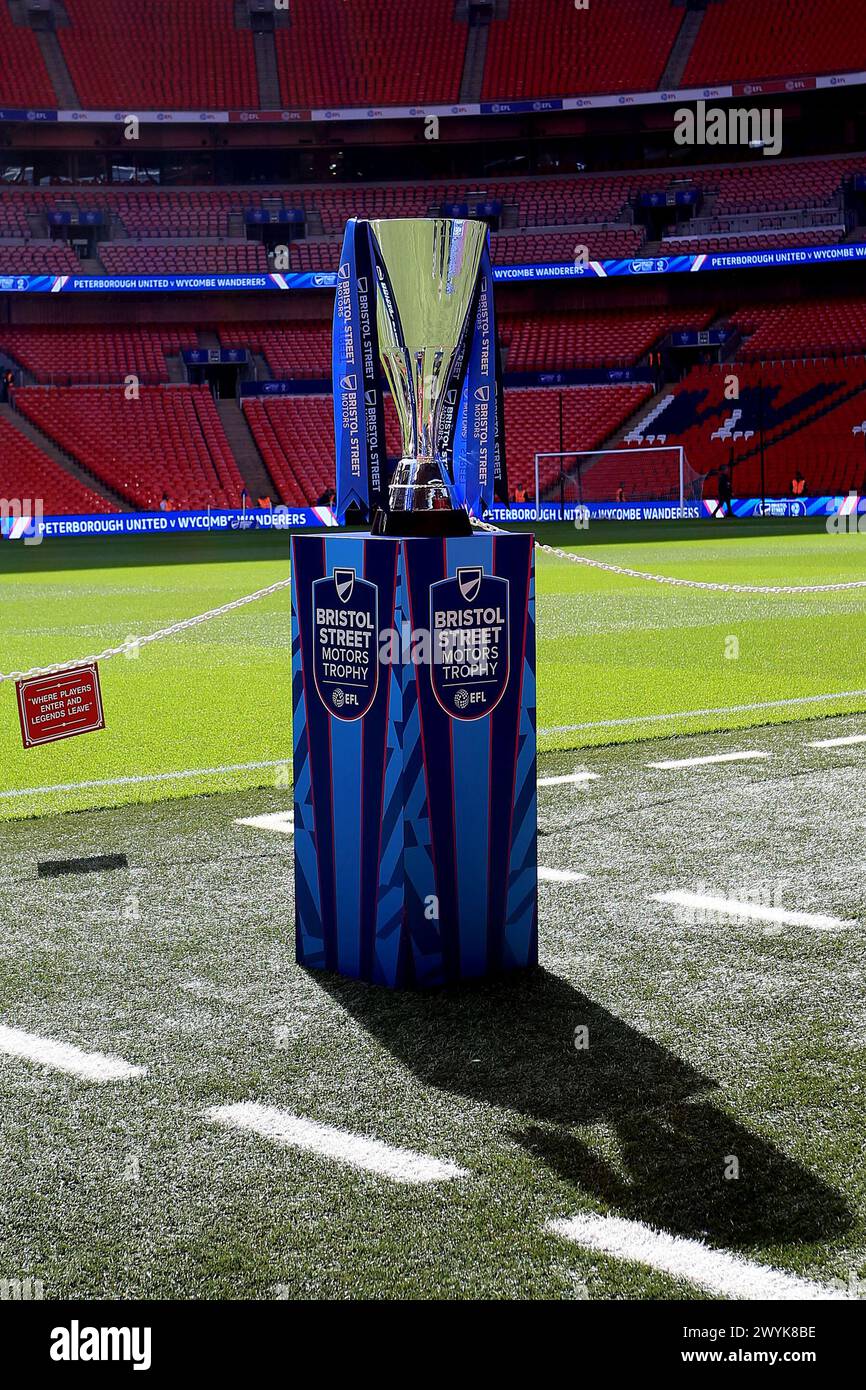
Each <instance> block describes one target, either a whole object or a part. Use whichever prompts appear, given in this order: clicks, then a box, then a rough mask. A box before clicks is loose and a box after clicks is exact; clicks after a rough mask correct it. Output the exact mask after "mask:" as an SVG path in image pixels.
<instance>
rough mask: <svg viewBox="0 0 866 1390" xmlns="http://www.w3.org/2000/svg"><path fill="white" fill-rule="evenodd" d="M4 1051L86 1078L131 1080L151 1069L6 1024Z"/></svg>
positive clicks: (0, 1049) (1, 1040)
mask: <svg viewBox="0 0 866 1390" xmlns="http://www.w3.org/2000/svg"><path fill="white" fill-rule="evenodd" d="M0 1053H3V1054H4V1055H5V1056H7V1057H21V1058H23V1059H24V1060H25V1061H28V1062H38V1063H39V1064H40V1066H43V1067H54V1069H55V1071H65V1072H68V1073H69V1075H70V1076H80V1077H81V1079H82V1080H83V1081H130V1080H132V1078H133V1077H137V1076H144V1075H145V1074H146V1072H147V1067H133V1066H131V1065H130V1063H129V1062H124V1060H123V1058H122V1057H112V1056H111V1055H110V1054H108V1053H105V1052H82V1050H81V1048H80V1047H73V1046H72V1044H71V1043H62V1042H55V1041H54V1039H53V1038H41V1037H40V1036H39V1034H38V1033H25V1032H24V1030H23V1029H21V1028H6V1027H3V1026H2V1025H0Z"/></svg>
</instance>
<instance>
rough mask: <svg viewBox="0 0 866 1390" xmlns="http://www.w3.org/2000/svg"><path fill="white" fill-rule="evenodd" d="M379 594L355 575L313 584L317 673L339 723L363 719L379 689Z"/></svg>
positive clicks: (344, 572)
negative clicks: (345, 720) (343, 720)
mask: <svg viewBox="0 0 866 1390" xmlns="http://www.w3.org/2000/svg"><path fill="white" fill-rule="evenodd" d="M378 641H379V591H378V589H377V588H376V585H375V584H371V583H370V581H369V580H367V579H359V578H358V576H357V575H356V573H355V571H354V570H350V569H335V570H334V573H333V574H332V575H329V576H328V577H327V578H325V579H316V580H314V582H313V671H314V674H315V679H316V689H317V690H318V692H319V698H320V699H321V701H322V703H323V704H324V706H325V707H326V709H327V710H328V711H329V713H330V714H333V715H334V716H335V717H336V718H337V719H360V718H361V717H362V715H365V714H366V713H367V710H368V709H369V708H370V706H371V705H372V703H373V701H374V699H375V698H376V690H377V688H378V685H379V662H378Z"/></svg>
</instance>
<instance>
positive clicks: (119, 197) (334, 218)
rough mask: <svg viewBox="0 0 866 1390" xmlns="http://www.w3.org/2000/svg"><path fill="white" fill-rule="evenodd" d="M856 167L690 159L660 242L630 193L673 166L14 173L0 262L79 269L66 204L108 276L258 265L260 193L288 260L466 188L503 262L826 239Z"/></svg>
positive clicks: (658, 187) (830, 161)
mask: <svg viewBox="0 0 866 1390" xmlns="http://www.w3.org/2000/svg"><path fill="white" fill-rule="evenodd" d="M864 172H866V154H864V155H850V156H847V157H845V158H823V159H796V160H788V161H782V162H778V161H776V162H774V163H772V164H770V163H761V164H749V165H746V166H742V165H721V166H712V167H704V168H696V169H694V170H693V171H692V172H691V173H690V175H689V184H690V186H692V187H694V188H695V189H696V190H697V191H698V194H699V198H700V200H701V201H700V202H699V204H697V205H695V207H694V209H693V212H694V216H693V217H691V218H689V219H686V220H683V221H680V222H679V223H677V224H676V225H670V226H668V227H667V228H666V229H665V230H664V232H663V239H662V240H661V242H660V243H659V244H658V245H655V244H653V243H651V242H648V240H647V235H648V234H647V228H646V227H645V226H644V225H643V224H642V223H641V221H640V215H641V208H640V206H639V204H638V201H637V200H638V199H639V197H640V195H641V194H642V193H643V194H645V193H648V192H654V193H659V191H665V190H668V191H669V190H670V188H672V187H673V185H672V184H671V179H672V177H673V176H672V175H671V173H670V172H662V173H655V174H653V173H647V172H645V171H638V172H632V173H628V172H626V173H622V174H618V175H593V174H587V175H585V176H580V177H575V176H573V175H570V176H562V177H556V178H539V179H529V178H512V179H498V180H482V181H480V182H476V183H474V184H469V183H456V182H450V183H444V182H439V183H437V182H431V183H426V184H400V183H395V184H381V185H374V184H364V185H360V186H355V185H352V186H327V185H306V186H294V187H292V186H281V187H269V188H266V189H261V188H253V189H250V188H232V189H229V188H220V189H216V188H211V189H165V188H159V189H154V188H140V189H125V188H121V189H116V188H94V187H83V188H68V189H64V190H63V191H62V192H61V191H59V190H56V189H51V188H41V189H34V188H19V187H15V186H11V187H3V188H2V189H0V274H3V273H6V274H22V273H33V274H39V273H47V274H66V273H74V272H75V271H76V270H80V268H81V265H80V261H79V259H78V257H77V255H76V254H75V253H74V251H73V250H72V247H71V244H70V243H68V242H66V241H63V240H59V239H56V240H53V241H52V240H49V222H48V214H49V213H51V212H56V211H58V210H64V209H66V210H68V209H70V208H72V209H75V210H79V211H81V212H85V213H87V212H94V213H98V214H99V215H100V218H101V221H100V224H99V226H100V231H99V233H98V234H97V236H96V239H95V240H94V242H93V244H92V246H91V247H90V250H89V254H90V255H92V256H93V257H94V258H95V260H94V263H93V264H92V265H91V269H94V268H95V269H99V270H101V271H103V272H104V273H106V274H109V275H128V274H133V273H136V272H140V273H142V274H148V273H172V272H177V273H187V272H190V273H195V272H207V271H223V272H238V273H245V272H250V271H258V272H263V271H266V270H268V269H269V268H274V262H272V261H271V259H270V255H269V252H268V251H267V250H266V248H265V245H264V243H263V242H262V241H261V240H260V239H258V238H259V235H260V234H259V232H258V230H257V229H255V228H250V229H249V231H248V232H247V229H245V226H244V214H245V213H246V212H247V211H251V210H256V209H261V208H262V207H263V206H265V205H268V206H274V207H277V208H283V209H298V210H300V211H302V212H303V215H304V216H305V218H306V222H305V223H300V224H298V225H297V228H296V230H297V231H299V232H302V233H305V235H302V236H300V237H299V238H298V239H296V240H292V241H290V242H289V243H288V267H289V268H290V269H292V270H299V271H332V270H333V269H334V268H335V267H336V264H337V260H338V257H339V248H340V241H341V237H342V233H343V229H344V227H345V224H346V221H347V219H348V218H349V217H352V216H365V217H375V216H386V217H394V216H429V215H430V214H431V212H436V211H438V209H439V208H440V206H441V205H442V204H443V203H447V202H453V201H461V200H464V201H465V200H466V199H467V198H468V197H469V195H470V193H471V194H472V196H473V197H476V198H478V197H483V198H484V199H486V200H490V201H493V202H498V203H500V204H501V206H502V213H501V219H502V222H503V224H505V226H504V230H501V231H500V230H497V231H494V232H493V235H492V239H491V240H492V253H493V259H494V262H496V263H499V264H502V265H514V264H521V263H523V264H529V263H535V262H544V261H572V260H574V259H575V258H576V257H578V256H585V257H587V258H588V259H591V260H598V259H605V258H608V257H609V258H619V257H625V258H627V257H630V256H634V255H638V254H651V255H652V254H656V253H657V252H658V251H661V253H663V254H677V253H680V254H690V253H693V252H702V251H703V252H705V251H709V250H725V249H728V250H737V249H743V248H747V249H750V248H760V247H764V246H786V245H787V246H798V245H800V246H801V245H821V244H832V243H834V242H838V241H840V240H842V239H844V238H846V237H847V238H849V239H858V238H862V237H863V235H864V231H863V228H862V227H860V228H857V227H855V226H854V225H853V224H852V222H851V220H850V217H849V214H848V212H847V211H846V206H845V202H844V199H845V191H846V188H847V186H848V185H849V183H850V180H851V178H852V176H853V175H855V174H857V173H864ZM100 237H101V238H102V239H99V238H100ZM584 247H585V248H586V249H585V251H584V250H582V249H581V248H584ZM278 268H281V269H285V268H286V261H285V260H283V262H282V265H279V266H278Z"/></svg>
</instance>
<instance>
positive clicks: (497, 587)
mask: <svg viewBox="0 0 866 1390" xmlns="http://www.w3.org/2000/svg"><path fill="white" fill-rule="evenodd" d="M430 631H431V633H432V635H433V664H432V666H431V669H430V680H431V682H432V685H433V694H434V695H435V696H436V699H437V700H438V702H439V704H440V705H441V706H442V708H443V709H444V710H445V713H446V714H449V715H450V716H451V718H452V719H483V718H484V716H485V715H488V714H492V712H493V710H495V708H496V706H497V705H498V704H499V701H500V700H501V699H502V697H503V695H504V694H505V691H506V688H507V686H508V676H509V661H510V656H509V647H510V645H511V643H510V637H511V626H510V616H509V585H508V580H507V579H500V578H499V577H498V576H497V575H493V574H485V573H484V571H483V570H482V569H481V566H480V565H477V566H476V565H466V566H463V567H461V568H460V569H458V571H457V574H456V576H455V577H454V578H453V579H440V580H438V581H437V582H436V583H435V584H431V585H430Z"/></svg>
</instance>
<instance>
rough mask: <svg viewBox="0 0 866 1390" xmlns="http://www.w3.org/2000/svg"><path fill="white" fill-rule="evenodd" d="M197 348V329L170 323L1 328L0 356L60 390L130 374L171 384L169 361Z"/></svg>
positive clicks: (150, 382) (147, 381)
mask: <svg viewBox="0 0 866 1390" xmlns="http://www.w3.org/2000/svg"><path fill="white" fill-rule="evenodd" d="M197 346H198V337H197V334H196V331H195V329H194V328H181V329H177V328H174V327H172V326H171V325H168V324H167V325H162V324H160V325H158V326H154V327H149V326H148V325H146V324H140V325H139V324H137V325H135V326H134V327H129V328H127V327H124V326H122V325H120V324H105V325H100V326H99V327H98V328H97V327H86V328H85V327H82V328H78V327H72V326H69V325H52V326H51V327H44V326H41V325H36V324H34V325H27V326H26V327H16V326H9V327H3V328H0V351H2V352H4V353H5V354H6V355H7V356H8V357H10V358H12V359H14V361H15V363H16V364H17V365H18V366H20V367H22V368H23V369H24V371H25V372H27V373H28V374H29V375H30V376H31V377H32V378H33V379H34V380H35V381H38V382H45V383H51V382H53V383H55V384H57V385H70V384H74V383H76V382H92V383H94V382H104V383H106V384H108V383H111V382H115V383H120V382H123V381H124V379H125V378H126V377H128V376H129V375H131V374H132V375H135V376H137V377H138V379H139V381H140V382H141V383H142V384H147V385H153V384H156V383H157V382H162V381H168V379H169V373H168V366H167V363H166V357H169V356H177V355H178V354H179V353H181V352H182V351H183V349H184V348H194V347H197Z"/></svg>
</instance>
